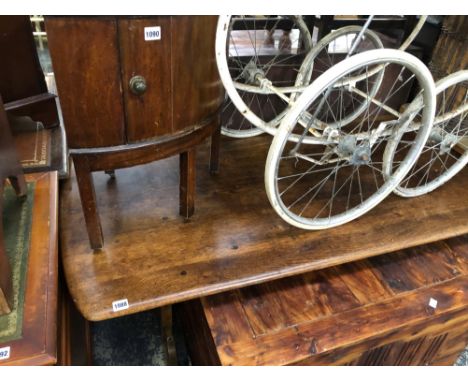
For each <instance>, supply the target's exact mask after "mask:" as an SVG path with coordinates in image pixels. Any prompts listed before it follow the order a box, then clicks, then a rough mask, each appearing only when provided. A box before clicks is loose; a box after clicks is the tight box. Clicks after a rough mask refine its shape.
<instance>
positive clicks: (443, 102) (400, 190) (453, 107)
mask: <svg viewBox="0 0 468 382" xmlns="http://www.w3.org/2000/svg"><path fill="white" fill-rule="evenodd" d="M467 89H468V71H466V70H465V71H460V72H457V73H454V74H452V75H450V76H448V77H446V78H444V79H442V80H440V81H438V82H437V84H436V97H437V106H436V115H435V119H434V124H433V127H432V129H431V133H430V134H429V138H428V140H427V141H426V143H425V144H424V147H423V150H422V152H421V154H420V156H419V157H418V159H417V161H416V162H415V164H414V166H413V167H412V168H411V170H410V171H409V172H408V174H407V176H406V177H405V178H404V179H403V181H402V182H401V183H400V185H399V186H398V187H397V188H396V189H395V193H396V194H398V195H400V196H403V197H414V196H420V195H423V194H426V193H428V192H431V191H433V190H435V189H436V188H438V187H440V186H441V185H443V184H444V183H446V182H447V181H448V180H450V179H451V178H452V177H453V176H455V175H456V174H457V173H458V172H459V171H461V170H462V169H463V168H464V167H465V165H466V164H467V163H468V142H467V138H466V137H467V136H468V91H467ZM411 134H412V132H407V133H405V134H399V135H398V136H397V137H395V139H393V140H392V141H391V142H390V143H389V147H388V149H387V150H388V151H389V153H388V155H389V158H391V159H390V160H389V162H388V165H389V166H388V169H386V173H387V175H388V174H391V173H392V172H393V171H394V170H395V169H396V168H398V161H399V158H400V157H401V155H404V153H405V151H406V150H407V147H406V142H407V140H408V139H410V138H411Z"/></svg>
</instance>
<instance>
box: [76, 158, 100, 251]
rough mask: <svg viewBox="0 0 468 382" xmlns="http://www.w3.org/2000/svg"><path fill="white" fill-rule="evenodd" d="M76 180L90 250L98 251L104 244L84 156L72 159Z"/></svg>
mask: <svg viewBox="0 0 468 382" xmlns="http://www.w3.org/2000/svg"><path fill="white" fill-rule="evenodd" d="M73 163H74V165H75V171H76V179H77V182H78V187H79V189H80V198H81V205H82V207H83V212H84V217H85V221H86V229H87V230H88V236H89V241H90V244H91V248H94V249H98V248H101V247H102V246H103V244H104V238H103V236H102V228H101V222H100V219H99V212H98V208H97V204H96V192H95V191H94V184H93V174H92V172H91V168H90V164H89V160H88V158H87V157H86V156H77V157H75V158H73Z"/></svg>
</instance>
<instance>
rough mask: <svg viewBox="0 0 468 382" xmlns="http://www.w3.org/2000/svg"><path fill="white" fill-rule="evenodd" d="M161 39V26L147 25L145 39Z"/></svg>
mask: <svg viewBox="0 0 468 382" xmlns="http://www.w3.org/2000/svg"><path fill="white" fill-rule="evenodd" d="M153 40H161V27H145V41H153Z"/></svg>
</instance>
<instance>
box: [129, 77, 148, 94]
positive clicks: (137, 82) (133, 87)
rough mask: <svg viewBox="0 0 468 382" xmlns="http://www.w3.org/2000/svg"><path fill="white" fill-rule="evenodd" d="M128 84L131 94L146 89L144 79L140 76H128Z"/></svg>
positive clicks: (142, 91) (139, 92) (141, 92)
mask: <svg viewBox="0 0 468 382" xmlns="http://www.w3.org/2000/svg"><path fill="white" fill-rule="evenodd" d="M128 86H129V87H130V91H131V92H132V93H133V94H136V95H142V94H143V93H144V92H145V91H146V80H145V78H144V77H142V76H134V77H132V78H130V82H129V84H128Z"/></svg>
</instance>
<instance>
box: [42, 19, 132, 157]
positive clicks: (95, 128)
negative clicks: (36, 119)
mask: <svg viewBox="0 0 468 382" xmlns="http://www.w3.org/2000/svg"><path fill="white" fill-rule="evenodd" d="M46 31H47V39H48V44H49V50H50V55H51V58H52V65H53V67H54V74H55V78H56V82H57V90H58V94H59V97H60V104H61V107H62V112H63V119H64V123H65V129H66V133H67V141H68V145H69V147H70V148H82V147H102V146H113V145H120V144H124V143H125V127H124V124H125V117H124V106H123V100H122V89H121V81H120V65H119V47H118V40H117V22H116V20H115V18H89V17H88V18H86V17H65V18H62V17H57V18H55V17H51V18H46Z"/></svg>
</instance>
